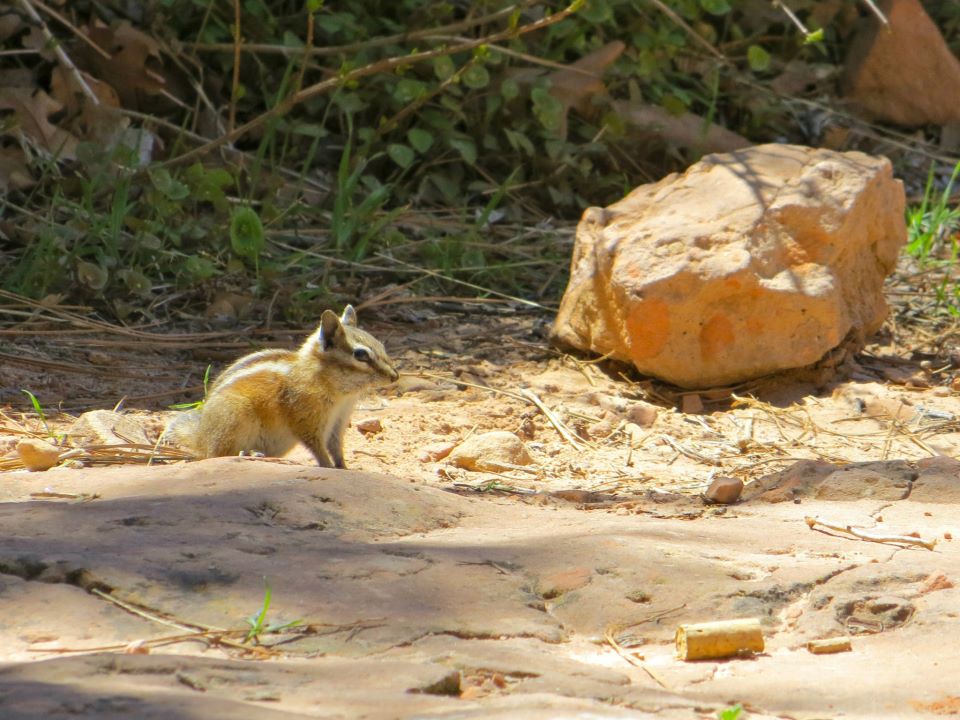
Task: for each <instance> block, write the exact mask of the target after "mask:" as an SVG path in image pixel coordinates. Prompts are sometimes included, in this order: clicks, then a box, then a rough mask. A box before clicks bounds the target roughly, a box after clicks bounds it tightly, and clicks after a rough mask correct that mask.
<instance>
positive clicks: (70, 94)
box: [50, 65, 120, 118]
mask: <svg viewBox="0 0 960 720" xmlns="http://www.w3.org/2000/svg"><path fill="white" fill-rule="evenodd" d="M81 75H83V79H84V80H85V81H86V83H87V85H88V86H89V88H90V89H91V90H92V91H93V94H94V95H96V96H97V99H98V100H99V101H100V102H101V103H102V104H103V105H106V106H108V107H114V108H118V107H120V97H119V96H118V95H117V91H116V90H114V89H113V88H112V87H111V86H110V85H108V84H107V83H105V82H103V81H101V80H98V79H97V78H95V77H93V76H92V75H90V74H88V73H85V72H81ZM77 84H78V83H77V82H76V81H75V80H74V79H73V77H72V76H71V75H70V73H68V72H66V71H65V70H64V69H63V68H62V67H60V66H59V65H58V66H57V67H55V68H54V69H53V73H52V74H51V75H50V94H51V95H52V96H53V99H54V100H56V101H57V102H58V103H60V104H61V105H63V107H65V108H66V109H67V116H68V117H70V118H74V117H77V116H78V115H80V113H81V112H82V110H83V106H84V105H87V104H89V103H87V102H85V96H84V94H83V90H81V89H80V88H79V87H77Z"/></svg>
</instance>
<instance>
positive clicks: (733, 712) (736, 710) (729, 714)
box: [717, 703, 746, 720]
mask: <svg viewBox="0 0 960 720" xmlns="http://www.w3.org/2000/svg"><path fill="white" fill-rule="evenodd" d="M741 717H744V718H745V717H746V715H744V714H743V705H741V704H740V703H737V704H736V705H731V706H730V707H727V708H724V709H723V710H721V711H720V712H718V713H717V720H740V718H741Z"/></svg>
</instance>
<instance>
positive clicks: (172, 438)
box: [160, 408, 200, 452]
mask: <svg viewBox="0 0 960 720" xmlns="http://www.w3.org/2000/svg"><path fill="white" fill-rule="evenodd" d="M199 432H200V410H198V409H196V408H194V409H193V410H184V411H182V412H179V413H177V414H176V415H175V416H174V418H173V419H172V420H171V421H170V422H169V423H167V427H165V428H164V430H163V434H162V435H161V436H160V442H161V443H169V444H171V445H178V446H180V447H182V448H184V449H185V450H189V451H191V452H196V451H197V438H198V435H199Z"/></svg>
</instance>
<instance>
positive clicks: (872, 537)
mask: <svg viewBox="0 0 960 720" xmlns="http://www.w3.org/2000/svg"><path fill="white" fill-rule="evenodd" d="M804 520H805V521H806V523H807V526H808V527H809V528H810V529H811V530H819V529H821V528H822V529H826V530H833V531H835V532H840V533H847V534H848V535H853V537H855V538H857V539H859V540H866V541H867V542H875V543H894V544H899V545H919V546H920V547H924V548H926V549H927V550H933V549H934V547H936V545H937V541H936V539H934V540H924V539H922V538H918V537H914V536H912V535H883V534H875V533H871V532H867V531H866V530H860V529H858V528H855V527H853V526H852V525H837V524H836V523H831V522H827V521H826V520H821V519H820V518H813V517H805V518H804Z"/></svg>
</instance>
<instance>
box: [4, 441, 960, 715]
mask: <svg viewBox="0 0 960 720" xmlns="http://www.w3.org/2000/svg"><path fill="white" fill-rule="evenodd" d="M51 487H55V488H56V492H58V493H61V494H63V495H66V496H69V495H71V494H74V495H78V494H81V493H82V494H85V495H84V497H86V498H90V497H93V499H89V501H87V502H77V501H76V500H70V499H64V498H58V497H51V496H50V495H49V493H48V494H46V495H45V494H44V492H46V491H47V490H48V488H51ZM758 487H760V488H761V489H762V490H763V492H762V493H761V494H756V493H755V494H754V495H753V497H752V498H751V499H750V500H749V501H747V502H746V503H744V504H741V505H736V506H731V507H724V508H716V507H704V506H703V505H702V504H700V502H699V500H696V499H694V498H690V497H684V496H681V495H676V496H671V497H669V498H667V499H666V500H665V501H664V498H660V501H659V502H653V501H652V500H645V499H634V500H631V501H629V502H610V503H602V504H598V505H596V506H595V508H594V509H586V508H588V507H590V506H583V505H581V506H578V505H576V504H575V503H570V502H564V501H561V500H557V499H554V498H550V497H549V496H545V495H539V496H529V497H520V498H519V499H518V498H517V497H492V496H478V495H471V496H467V495H459V494H454V493H451V492H447V491H444V490H443V489H440V488H437V487H431V486H429V485H425V484H419V483H411V482H409V481H406V480H402V479H399V478H397V477H393V476H389V475H381V474H373V473H362V472H350V471H347V472H343V471H332V470H321V469H317V468H313V467H308V466H305V465H300V464H295V463H292V462H290V461H282V460H267V459H256V458H220V459H213V460H205V461H201V462H196V463H188V464H181V465H174V466H166V467H152V468H139V467H129V466H128V467H108V468H87V469H81V470H54V471H51V472H48V473H46V474H43V475H40V474H27V473H10V474H7V475H6V476H5V482H4V484H3V486H2V489H0V527H2V528H3V532H2V534H0V608H3V609H4V611H5V612H4V617H5V622H4V623H3V625H2V627H0V648H2V651H0V652H2V655H0V659H2V661H3V663H2V665H0V710H2V712H0V716H2V717H3V718H4V719H5V720H7V719H9V720H24V719H26V718H31V719H32V718H50V717H60V716H69V717H77V718H134V717H135V718H184V719H185V718H200V717H202V718H214V719H215V718H221V717H222V718H228V717H229V718H268V719H269V718H384V719H386V718H396V717H431V718H454V717H456V718H470V717H477V718H481V717H482V718H566V717H570V718H573V717H597V718H646V717H657V718H701V717H715V713H716V712H717V711H718V710H720V709H722V708H724V707H727V706H728V705H730V704H731V703H733V702H740V703H743V704H744V705H745V706H746V707H747V708H748V709H749V711H750V715H749V716H750V717H751V718H762V717H792V718H822V717H841V716H842V717H853V718H879V717H912V716H916V717H924V716H928V715H929V708H931V707H939V705H936V704H937V703H942V702H945V701H946V699H947V698H949V697H951V696H952V695H954V694H956V668H958V667H960V649H958V647H957V645H956V644H955V643H950V642H944V640H945V638H949V637H952V636H953V635H954V634H955V633H956V628H957V625H958V613H960V590H957V589H956V588H954V587H953V581H954V580H955V579H956V578H957V577H960V560H958V558H957V553H956V551H955V549H954V544H953V542H951V541H950V540H949V539H946V538H945V535H949V536H951V537H952V535H953V534H955V533H956V532H957V530H956V528H955V522H956V514H955V511H954V508H953V506H952V505H951V504H950V501H951V500H953V497H952V496H951V495H950V493H951V492H952V493H956V491H957V488H958V487H960V463H958V462H956V461H953V460H949V459H948V458H936V459H934V460H933V461H930V462H926V463H925V464H924V463H919V464H916V463H914V464H911V465H910V466H909V467H908V466H906V464H905V463H903V462H898V461H894V462H889V463H885V462H872V463H869V464H868V465H865V466H864V467H852V468H850V469H848V470H845V471H841V470H840V468H839V467H832V466H827V464H826V463H822V464H821V465H818V466H817V467H814V468H813V470H812V471H811V470H810V468H807V469H806V471H805V472H794V473H793V474H792V475H791V474H790V472H789V471H786V472H783V473H779V474H771V475H770V476H768V477H767V478H764V480H763V482H762V483H759V484H758ZM786 487H789V488H791V490H790V492H789V493H786V495H785V496H784V497H783V498H782V499H788V498H789V500H788V501H786V502H776V501H772V500H771V497H772V496H771V495H770V494H771V493H776V492H777V491H778V489H779V490H782V489H783V488H786ZM38 494H39V495H38ZM692 513H693V514H692ZM811 515H816V516H821V517H827V518H829V519H830V520H831V522H832V523H835V524H841V525H845V524H850V525H854V526H857V527H867V528H870V529H871V531H872V532H874V533H887V534H901V535H902V534H904V533H906V532H917V533H919V534H920V535H921V536H923V537H924V538H928V539H929V538H938V539H939V542H938V544H937V545H936V547H935V549H934V550H933V551H928V550H926V549H923V548H920V547H915V546H914V547H910V546H906V547H904V546H899V545H891V544H884V543H877V542H864V541H861V540H857V539H854V538H849V537H844V536H842V535H840V534H837V533H831V532H818V531H814V530H811V529H810V528H809V527H808V525H807V524H806V522H805V521H804V518H805V517H807V516H811ZM691 517H696V521H695V522H691ZM265 579H266V582H267V583H268V584H269V588H270V591H271V602H270V605H269V609H268V613H267V617H266V622H265V627H267V628H269V627H270V626H274V625H283V624H286V623H290V622H293V621H299V623H298V624H296V625H294V626H290V627H287V628H284V629H280V630H277V631H275V632H269V631H264V632H261V634H260V635H259V641H260V643H259V645H256V644H254V643H252V642H244V635H245V631H246V630H247V629H248V623H247V620H246V619H247V618H249V617H250V616H252V615H256V614H257V613H258V612H260V610H261V609H262V607H263V605H264V593H265V584H264V583H265ZM738 617H758V618H760V620H761V622H762V626H763V630H764V635H765V640H766V650H765V652H764V653H763V654H761V655H759V656H756V657H753V658H745V659H733V660H724V661H708V662H696V663H684V662H681V661H679V660H677V659H676V658H675V657H674V653H673V646H672V641H673V634H674V631H675V629H676V627H677V625H678V624H680V623H694V622H703V621H710V620H717V619H724V618H738ZM230 629H233V630H236V631H238V632H236V633H234V634H227V633H224V632H223V631H225V630H230ZM204 633H205V634H204ZM844 634H846V635H851V636H852V638H853V642H852V645H853V649H852V651H851V652H846V653H840V654H836V655H812V654H810V653H808V652H807V650H806V649H805V644H806V642H808V641H809V640H813V639H819V638H826V637H831V636H835V635H844ZM607 638H612V639H613V640H615V641H616V643H617V644H618V646H619V652H618V650H617V648H615V647H613V645H612V644H611V643H610V642H609V641H608V640H607ZM164 639H166V640H165V641H164ZM625 655H630V657H631V659H632V662H629V661H628V660H627V659H626V658H625ZM641 658H642V659H641Z"/></svg>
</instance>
